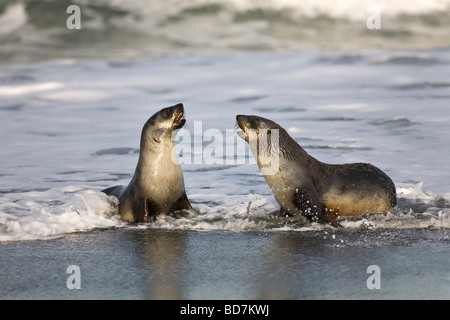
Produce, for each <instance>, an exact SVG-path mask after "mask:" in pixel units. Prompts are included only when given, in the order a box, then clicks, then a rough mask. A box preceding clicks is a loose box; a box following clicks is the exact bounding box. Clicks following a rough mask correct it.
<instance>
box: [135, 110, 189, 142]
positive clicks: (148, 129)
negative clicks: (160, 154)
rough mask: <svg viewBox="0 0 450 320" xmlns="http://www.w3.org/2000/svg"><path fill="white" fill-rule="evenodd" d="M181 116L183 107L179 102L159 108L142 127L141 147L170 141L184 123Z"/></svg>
mask: <svg viewBox="0 0 450 320" xmlns="http://www.w3.org/2000/svg"><path fill="white" fill-rule="evenodd" d="M183 116H184V107H183V104H181V103H179V104H177V105H175V106H172V107H167V108H164V109H161V110H160V111H158V112H157V113H155V114H154V115H153V116H151V117H150V119H148V120H147V122H146V123H145V125H144V128H143V129H142V138H141V148H142V147H143V146H145V145H147V144H151V145H152V144H155V143H156V144H161V143H163V142H169V141H172V136H173V134H174V132H176V130H178V129H181V128H182V127H183V126H184V124H185V123H186V120H185V119H184V118H183ZM172 142H173V141H172Z"/></svg>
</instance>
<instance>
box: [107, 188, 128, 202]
mask: <svg viewBox="0 0 450 320" xmlns="http://www.w3.org/2000/svg"><path fill="white" fill-rule="evenodd" d="M124 190H125V187H124V186H114V187H110V188H107V189H104V190H102V192H103V193H106V194H107V195H108V196H115V197H116V198H117V199H119V197H120V195H121V194H122V193H123V192H124Z"/></svg>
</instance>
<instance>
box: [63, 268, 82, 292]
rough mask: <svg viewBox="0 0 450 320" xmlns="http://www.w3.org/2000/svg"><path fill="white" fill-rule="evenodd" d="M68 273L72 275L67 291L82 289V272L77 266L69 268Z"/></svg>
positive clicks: (67, 283)
mask: <svg viewBox="0 0 450 320" xmlns="http://www.w3.org/2000/svg"><path fill="white" fill-rule="evenodd" d="M66 273H68V274H70V276H69V277H68V278H67V281H66V286H67V289H69V290H73V289H78V290H79V289H81V270H80V267H79V266H77V265H70V266H68V267H67V270H66Z"/></svg>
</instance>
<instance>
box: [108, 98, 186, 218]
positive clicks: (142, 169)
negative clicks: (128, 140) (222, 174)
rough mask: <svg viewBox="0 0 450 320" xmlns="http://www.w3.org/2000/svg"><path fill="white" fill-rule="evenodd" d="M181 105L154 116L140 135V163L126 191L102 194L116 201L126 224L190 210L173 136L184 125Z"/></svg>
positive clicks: (123, 189) (114, 190)
mask: <svg viewBox="0 0 450 320" xmlns="http://www.w3.org/2000/svg"><path fill="white" fill-rule="evenodd" d="M183 115H184V108H183V105H182V104H181V103H180V104H177V105H175V106H173V107H168V108H164V109H162V110H160V111H159V112H157V113H155V114H154V115H153V116H152V117H151V118H150V119H148V121H147V122H146V123H145V125H144V128H143V129H142V134H141V148H140V153H139V161H138V164H137V167H136V170H135V172H134V176H133V179H132V180H131V182H130V183H129V185H128V187H126V188H125V187H124V186H115V187H111V188H108V189H105V190H103V192H104V193H106V194H108V195H113V196H116V197H117V198H118V199H119V214H120V216H121V218H122V219H123V220H125V221H129V222H147V221H148V220H149V218H150V217H151V216H155V215H158V214H168V213H169V212H171V211H175V210H184V209H186V210H189V209H192V206H191V204H190V203H189V200H188V198H187V196H186V191H185V189H184V179H183V172H182V169H181V166H180V164H179V163H178V158H177V155H176V152H174V149H175V144H174V141H173V139H172V135H173V134H174V132H175V131H176V130H177V129H180V128H181V127H183V125H184V124H185V122H186V120H185V119H183Z"/></svg>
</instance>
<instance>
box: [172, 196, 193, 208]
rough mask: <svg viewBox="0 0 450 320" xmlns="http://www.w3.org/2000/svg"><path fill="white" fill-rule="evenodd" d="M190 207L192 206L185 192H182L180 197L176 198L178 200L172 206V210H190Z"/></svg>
mask: <svg viewBox="0 0 450 320" xmlns="http://www.w3.org/2000/svg"><path fill="white" fill-rule="evenodd" d="M191 209H192V206H191V203H190V202H189V200H188V198H187V196H186V193H185V194H183V195H182V196H181V197H180V199H178V201H177V202H176V203H175V204H174V206H173V207H172V210H191Z"/></svg>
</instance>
